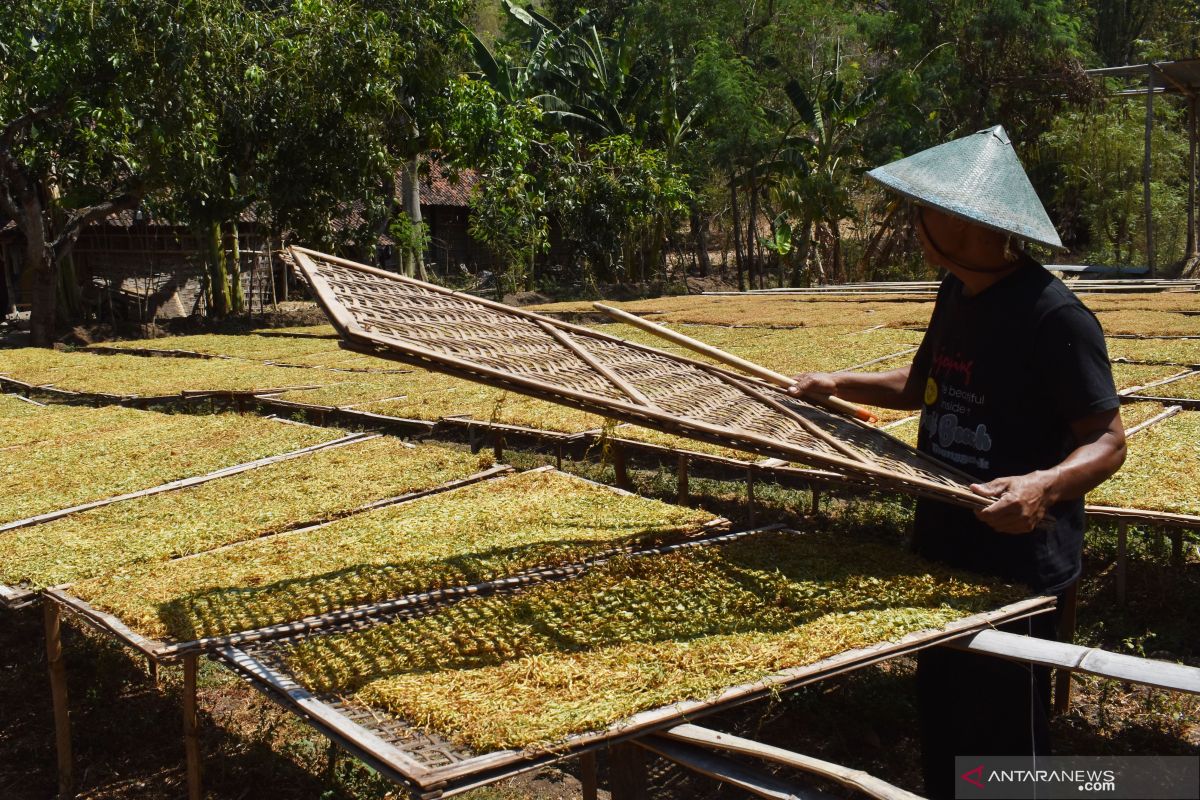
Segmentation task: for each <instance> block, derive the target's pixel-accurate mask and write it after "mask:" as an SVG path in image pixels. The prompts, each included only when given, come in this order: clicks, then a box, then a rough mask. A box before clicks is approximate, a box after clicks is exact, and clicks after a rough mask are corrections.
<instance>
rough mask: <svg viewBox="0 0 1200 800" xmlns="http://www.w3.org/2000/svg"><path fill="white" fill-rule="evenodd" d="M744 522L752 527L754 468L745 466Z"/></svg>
mask: <svg viewBox="0 0 1200 800" xmlns="http://www.w3.org/2000/svg"><path fill="white" fill-rule="evenodd" d="M746 524H747V525H749V526H750V527H752V528H753V527H754V468H753V467H747V468H746Z"/></svg>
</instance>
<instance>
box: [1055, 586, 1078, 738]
mask: <svg viewBox="0 0 1200 800" xmlns="http://www.w3.org/2000/svg"><path fill="white" fill-rule="evenodd" d="M1078 607H1079V581H1075V583H1073V584H1071V587H1070V588H1069V589H1067V591H1066V592H1064V593H1063V604H1062V608H1061V609H1059V612H1058V640H1059V641H1060V642H1066V643H1067V644H1071V643H1073V642H1074V641H1075V617H1076V611H1077V609H1078ZM1070 708H1071V671H1070V670H1067V669H1058V670H1055V671H1054V712H1055V713H1056V714H1065V713H1067V711H1068V710H1069V709H1070Z"/></svg>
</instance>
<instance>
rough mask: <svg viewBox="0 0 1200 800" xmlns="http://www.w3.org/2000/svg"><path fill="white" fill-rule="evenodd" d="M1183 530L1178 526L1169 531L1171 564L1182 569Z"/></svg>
mask: <svg viewBox="0 0 1200 800" xmlns="http://www.w3.org/2000/svg"><path fill="white" fill-rule="evenodd" d="M1183 563H1184V559H1183V531H1181V530H1179V529H1178V528H1176V529H1174V530H1172V531H1171V566H1173V567H1175V568H1176V569H1183Z"/></svg>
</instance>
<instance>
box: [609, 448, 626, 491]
mask: <svg viewBox="0 0 1200 800" xmlns="http://www.w3.org/2000/svg"><path fill="white" fill-rule="evenodd" d="M609 448H610V450H609V452H610V453H611V455H612V465H613V475H614V476H615V477H614V479H615V480H616V484H617V487H618V488H621V489H625V490H626V491H629V489H630V487H631V484H630V482H629V468H628V467H627V466H626V465H625V448H624V447H622V446H621V445H619V444H617V443H616V442H611V443H610V444H609Z"/></svg>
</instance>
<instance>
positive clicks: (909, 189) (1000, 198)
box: [867, 125, 1064, 266]
mask: <svg viewBox="0 0 1200 800" xmlns="http://www.w3.org/2000/svg"><path fill="white" fill-rule="evenodd" d="M867 175H868V177H870V178H873V179H874V180H876V181H878V182H879V183H881V184H883V185H884V186H885V187H887V188H888V189H890V190H892V191H894V192H896V193H897V194H900V195H901V196H903V197H907V198H909V199H911V200H914V201H915V202H916V203H917V204H919V206H920V207H921V208H922V209H923V212H922V214H923V216H924V219H925V222H926V227H928V228H929V231H928V233H929V234H930V238H931V240H932V243H933V244H935V245H937V249H939V250H941V255H940V256H939V257H937V258H931V259H930V260H931V261H934V263H938V264H941V263H942V262H943V260H944V256H947V255H948V256H950V257H951V258H953V256H954V253H955V252H956V244H962V245H963V246H966V245H967V244H968V240H969V242H970V243H971V246H970V249H972V250H975V249H977V246H978V247H979V248H982V249H984V250H986V251H988V252H991V251H996V252H1000V253H1003V252H1005V251H1006V248H1005V247H1004V243H1005V242H1006V241H1007V238H1008V237H1009V236H1012V237H1015V238H1017V239H1024V240H1026V241H1031V242H1037V243H1039V244H1043V245H1045V246H1047V247H1050V248H1053V249H1057V250H1062V249H1064V248H1063V246H1062V241H1061V240H1060V239H1059V237H1058V232H1057V231H1055V230H1054V225H1053V223H1051V222H1050V218H1049V217H1048V216H1047V215H1046V209H1045V208H1043V207H1042V203H1041V201H1040V200H1039V199H1038V196H1037V193H1036V192H1035V191H1034V189H1033V186H1032V184H1030V182H1029V178H1028V176H1026V175H1025V170H1024V168H1023V167H1022V166H1021V161H1020V159H1018V158H1017V154H1016V151H1014V150H1013V146H1012V143H1011V142H1010V141H1009V139H1008V134H1006V133H1005V132H1004V128H1002V127H1000V126H999V125H997V126H995V127H993V128H988V129H987V130H982V131H979V132H978V133H973V134H971V135H969V136H964V137H962V138H961V139H955V140H954V141H952V142H947V143H946V144H941V145H938V146H936V147H931V148H929V149H928V150H922V151H921V152H919V153H916V154H915V155H911V156H909V157H908V158H902V159H900V160H899V161H893V162H892V163H890V164H885V165H884V166H882V167H876V168H875V169H873V170H871V171H870V172H868V173H867ZM934 213H937V214H938V215H939V216H940V217H943V218H948V219H946V220H943V219H939V218H937V217H934V216H933V214H934ZM950 220H954V221H955V222H956V223H958V224H954V225H951V224H950ZM935 227H936V230H935ZM989 234H994V235H989ZM984 243H986V244H987V245H988V246H987V247H983V245H984ZM996 243H999V247H996V246H995V245H996ZM926 251H927V252H929V248H928V247H927V248H926ZM981 266H986V265H981Z"/></svg>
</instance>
